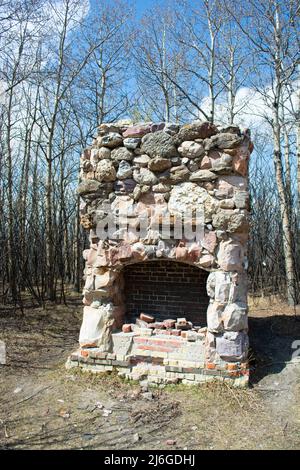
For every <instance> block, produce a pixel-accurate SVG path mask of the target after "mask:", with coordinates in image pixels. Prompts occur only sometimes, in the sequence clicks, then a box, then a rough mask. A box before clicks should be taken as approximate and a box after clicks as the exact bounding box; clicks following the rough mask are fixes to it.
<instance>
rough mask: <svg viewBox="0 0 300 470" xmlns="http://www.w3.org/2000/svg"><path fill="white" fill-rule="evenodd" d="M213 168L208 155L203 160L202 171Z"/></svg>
mask: <svg viewBox="0 0 300 470" xmlns="http://www.w3.org/2000/svg"><path fill="white" fill-rule="evenodd" d="M210 168H211V161H210V158H208V157H207V156H206V155H205V156H204V157H203V158H202V160H201V164H200V170H209V169H210Z"/></svg>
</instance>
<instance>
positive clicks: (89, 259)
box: [86, 248, 97, 266]
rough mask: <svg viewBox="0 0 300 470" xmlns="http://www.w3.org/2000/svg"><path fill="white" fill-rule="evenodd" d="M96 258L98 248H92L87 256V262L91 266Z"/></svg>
mask: <svg viewBox="0 0 300 470" xmlns="http://www.w3.org/2000/svg"><path fill="white" fill-rule="evenodd" d="M96 259H97V250H95V249H93V248H90V249H89V252H88V254H87V258H86V261H87V264H88V265H89V266H93V264H94V263H95V262H96Z"/></svg>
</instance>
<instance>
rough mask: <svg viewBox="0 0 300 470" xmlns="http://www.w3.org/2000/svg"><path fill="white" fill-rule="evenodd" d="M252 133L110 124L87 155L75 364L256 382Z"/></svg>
mask: <svg viewBox="0 0 300 470" xmlns="http://www.w3.org/2000/svg"><path fill="white" fill-rule="evenodd" d="M251 151H252V143H251V140H250V136H249V132H248V131H244V132H241V131H240V129H239V128H237V127H235V126H228V127H223V128H222V127H221V126H215V125H213V124H211V123H209V122H201V121H195V122H192V123H190V124H185V125H182V126H178V125H176V124H170V123H157V124H155V123H139V124H136V125H133V124H130V123H126V122H118V123H113V124H102V125H101V126H100V127H99V131H98V135H97V136H96V137H95V139H94V141H93V144H92V146H91V148H88V149H86V150H85V151H84V153H83V155H82V157H81V182H80V185H79V189H78V191H79V194H80V197H81V201H82V202H81V208H80V211H81V223H82V225H83V227H84V228H85V229H87V230H89V234H90V235H89V241H90V246H89V248H88V249H87V250H85V251H84V253H83V255H84V258H85V272H84V278H85V285H84V289H83V303H84V313H83V322H82V326H81V330H80V337H79V344H80V347H79V349H78V351H76V352H74V353H73V354H72V355H71V356H70V358H69V360H68V362H67V366H68V367H81V368H83V369H85V370H91V371H93V372H106V371H113V370H114V369H115V370H117V371H118V373H119V374H120V375H122V376H124V377H126V378H129V379H138V380H141V379H144V378H147V380H148V381H149V382H150V383H153V384H160V383H161V384H164V383H177V382H180V381H181V382H183V383H187V384H197V383H201V382H204V381H207V380H216V379H217V380H227V381H231V382H233V383H234V384H235V385H244V384H246V383H247V381H248V365H247V351H248V335H247V330H248V323H247V276H246V269H247V253H246V252H247V237H248V209H249V207H248V205H249V201H248V189H247V171H248V160H249V156H250V153H251Z"/></svg>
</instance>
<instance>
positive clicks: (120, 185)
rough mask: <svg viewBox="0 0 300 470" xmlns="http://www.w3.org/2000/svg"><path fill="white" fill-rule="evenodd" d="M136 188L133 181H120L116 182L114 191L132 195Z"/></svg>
mask: <svg viewBox="0 0 300 470" xmlns="http://www.w3.org/2000/svg"><path fill="white" fill-rule="evenodd" d="M135 186H136V182H135V181H134V180H133V179H130V178H129V179H126V180H118V181H116V182H115V185H114V190H115V191H116V192H117V193H118V192H120V193H132V192H133V190H134V188H135Z"/></svg>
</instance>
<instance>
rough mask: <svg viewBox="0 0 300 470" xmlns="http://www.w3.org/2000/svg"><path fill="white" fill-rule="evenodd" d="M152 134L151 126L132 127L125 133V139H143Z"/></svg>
mask: <svg viewBox="0 0 300 470" xmlns="http://www.w3.org/2000/svg"><path fill="white" fill-rule="evenodd" d="M149 132H151V124H143V125H140V126H139V125H137V126H130V127H128V128H127V129H126V131H125V132H123V137H143V136H144V135H146V134H148V133H149Z"/></svg>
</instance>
